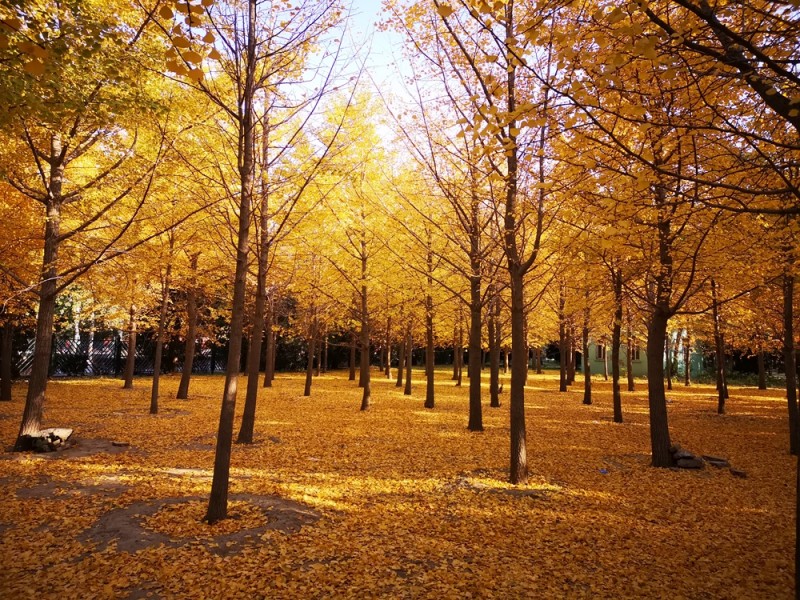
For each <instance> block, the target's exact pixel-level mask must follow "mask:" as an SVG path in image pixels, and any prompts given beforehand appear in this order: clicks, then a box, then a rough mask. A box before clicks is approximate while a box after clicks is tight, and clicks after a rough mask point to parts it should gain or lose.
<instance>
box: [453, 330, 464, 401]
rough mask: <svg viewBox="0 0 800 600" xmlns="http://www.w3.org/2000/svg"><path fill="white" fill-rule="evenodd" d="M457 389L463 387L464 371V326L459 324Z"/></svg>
mask: <svg viewBox="0 0 800 600" xmlns="http://www.w3.org/2000/svg"><path fill="white" fill-rule="evenodd" d="M455 360H456V387H461V381H462V373H463V370H464V325H463V324H462V322H461V321H459V324H458V345H457V346H456V354H455Z"/></svg>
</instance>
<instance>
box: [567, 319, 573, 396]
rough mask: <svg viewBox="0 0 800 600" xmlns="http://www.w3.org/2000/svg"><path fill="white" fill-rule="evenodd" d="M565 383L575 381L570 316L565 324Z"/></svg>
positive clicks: (570, 383) (571, 383) (569, 383)
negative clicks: (566, 356)
mask: <svg viewBox="0 0 800 600" xmlns="http://www.w3.org/2000/svg"><path fill="white" fill-rule="evenodd" d="M567 354H568V357H569V358H568V359H567V385H573V384H574V383H575V325H574V324H573V323H572V318H571V317H570V319H569V320H568V325H567Z"/></svg>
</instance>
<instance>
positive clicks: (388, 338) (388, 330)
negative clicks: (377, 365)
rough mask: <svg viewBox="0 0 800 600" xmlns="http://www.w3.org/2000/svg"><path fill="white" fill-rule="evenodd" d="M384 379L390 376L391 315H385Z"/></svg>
mask: <svg viewBox="0 0 800 600" xmlns="http://www.w3.org/2000/svg"><path fill="white" fill-rule="evenodd" d="M384 375H386V379H391V378H392V317H386V370H385V371H384Z"/></svg>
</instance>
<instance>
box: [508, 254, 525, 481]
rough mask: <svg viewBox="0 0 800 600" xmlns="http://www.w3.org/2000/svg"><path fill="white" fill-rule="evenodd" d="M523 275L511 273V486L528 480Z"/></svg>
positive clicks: (514, 271)
mask: <svg viewBox="0 0 800 600" xmlns="http://www.w3.org/2000/svg"><path fill="white" fill-rule="evenodd" d="M523 285H524V281H523V274H522V273H520V272H519V270H518V269H515V270H512V271H511V397H510V405H511V407H510V413H511V415H510V420H511V467H510V480H511V483H513V484H525V483H527V481H528V451H527V448H526V431H525V376H526V373H527V370H528V361H527V357H526V355H525V298H524V293H523V292H524V288H523Z"/></svg>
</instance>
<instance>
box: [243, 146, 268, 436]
mask: <svg viewBox="0 0 800 600" xmlns="http://www.w3.org/2000/svg"><path fill="white" fill-rule="evenodd" d="M265 135H266V134H265ZM268 198H269V196H268V195H267V193H266V192H265V191H263V190H262V196H261V218H260V227H259V237H260V239H259V252H258V275H257V281H256V301H255V307H254V308H253V327H252V330H251V331H250V344H249V345H248V351H247V392H246V394H245V399H244V412H243V413H242V423H241V425H240V426H239V435H238V436H237V437H236V443H237V444H252V443H253V432H254V431H255V426H256V405H257V403H258V371H259V367H260V366H261V341H262V340H263V338H264V323H265V321H266V313H267V270H268V268H269V206H268ZM264 370H265V371H266V370H267V369H266V365H265V366H264ZM265 377H266V373H265Z"/></svg>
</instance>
